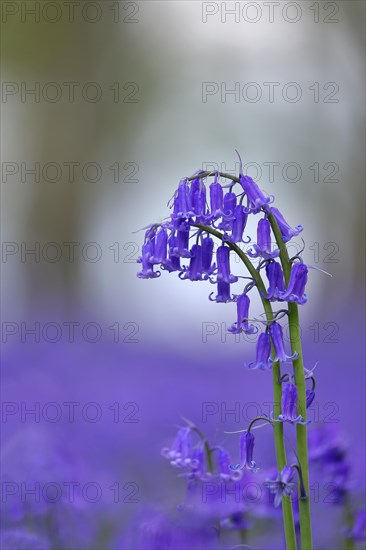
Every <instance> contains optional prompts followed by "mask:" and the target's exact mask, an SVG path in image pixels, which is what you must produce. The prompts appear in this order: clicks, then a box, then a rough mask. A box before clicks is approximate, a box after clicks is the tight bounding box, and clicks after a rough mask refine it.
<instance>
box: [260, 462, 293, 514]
mask: <svg viewBox="0 0 366 550" xmlns="http://www.w3.org/2000/svg"><path fill="white" fill-rule="evenodd" d="M294 474H295V470H294V468H292V466H287V465H286V466H285V467H284V468H283V470H282V471H281V472H279V473H278V475H277V478H276V479H275V480H270V479H268V480H266V481H265V482H264V486H265V487H267V488H268V489H269V490H270V492H271V493H272V494H274V495H275V498H274V506H275V508H277V507H278V506H279V505H280V504H281V501H282V495H286V496H291V494H292V493H293V491H294V490H295V489H296V483H293V482H292V481H291V480H292V478H293V477H294Z"/></svg>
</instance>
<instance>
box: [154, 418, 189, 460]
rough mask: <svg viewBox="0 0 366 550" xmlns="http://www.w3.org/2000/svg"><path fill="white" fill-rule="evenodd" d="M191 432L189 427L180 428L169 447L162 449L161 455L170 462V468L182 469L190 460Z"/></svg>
mask: <svg viewBox="0 0 366 550" xmlns="http://www.w3.org/2000/svg"><path fill="white" fill-rule="evenodd" d="M192 446H193V443H192V430H191V428H190V427H189V426H186V427H184V428H181V429H180V430H179V431H178V433H177V435H176V438H175V440H174V441H173V444H172V446H171V447H164V449H162V451H161V453H162V455H163V456H164V458H167V459H168V460H169V461H170V464H171V465H172V466H176V467H177V468H184V467H185V466H189V465H190V464H191V460H192Z"/></svg>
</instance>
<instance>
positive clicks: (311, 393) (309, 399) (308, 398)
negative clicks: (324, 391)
mask: <svg viewBox="0 0 366 550" xmlns="http://www.w3.org/2000/svg"><path fill="white" fill-rule="evenodd" d="M314 399H315V391H313V390H309V389H307V390H306V408H307V409H308V408H309V407H310V406H311V404H312V402H313V401H314Z"/></svg>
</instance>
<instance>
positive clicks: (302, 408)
mask: <svg viewBox="0 0 366 550" xmlns="http://www.w3.org/2000/svg"><path fill="white" fill-rule="evenodd" d="M268 220H269V222H270V224H271V227H272V231H273V234H274V236H275V239H276V242H277V246H278V248H279V250H280V260H281V264H282V269H283V274H284V277H285V281H286V284H288V282H289V280H290V275H291V262H290V259H289V256H288V252H287V248H286V244H285V243H284V242H283V239H282V235H281V231H280V229H279V227H278V224H277V221H276V219H275V217H274V216H273V214H269V215H268ZM288 313H289V315H288V317H289V329H290V341H291V350H292V353H295V351H296V352H297V358H296V359H294V360H293V369H294V378H295V384H296V387H297V392H298V414H301V416H302V417H303V418H304V420H306V380H305V370H304V362H303V355H302V347H301V339H300V324H299V310H298V306H297V304H296V303H294V302H289V304H288ZM296 443H297V454H298V457H299V462H300V466H301V470H302V475H303V481H304V487H305V491H306V494H307V497H306V498H304V499H300V500H299V512H300V536H301V547H302V550H311V549H312V547H313V542H312V532H311V517H310V499H309V458H308V441H307V426H303V425H302V424H297V426H296Z"/></svg>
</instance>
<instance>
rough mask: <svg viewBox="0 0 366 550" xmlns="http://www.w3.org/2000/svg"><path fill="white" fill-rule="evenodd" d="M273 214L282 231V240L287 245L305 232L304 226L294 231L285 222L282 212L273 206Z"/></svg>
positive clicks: (298, 226)
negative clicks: (293, 238)
mask: <svg viewBox="0 0 366 550" xmlns="http://www.w3.org/2000/svg"><path fill="white" fill-rule="evenodd" d="M271 213H272V214H273V215H274V217H275V219H276V222H277V223H278V227H279V229H280V231H281V235H282V238H283V240H284V242H285V243H287V242H288V241H290V240H291V239H292V237H297V235H298V234H299V233H301V231H302V230H303V227H302V225H297V226H296V227H295V229H293V228H292V227H291V226H290V225H289V224H288V223H287V221H286V220H285V218H284V217H283V216H282V214H281V212H280V211H279V210H278V208H275V207H274V206H272V208H271Z"/></svg>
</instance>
